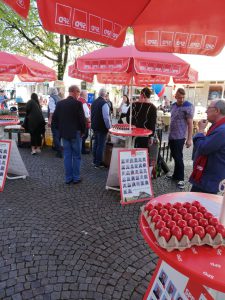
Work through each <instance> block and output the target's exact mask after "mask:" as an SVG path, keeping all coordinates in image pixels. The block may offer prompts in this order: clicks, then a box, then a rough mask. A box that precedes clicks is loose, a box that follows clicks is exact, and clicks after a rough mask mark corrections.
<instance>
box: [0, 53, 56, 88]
mask: <svg viewBox="0 0 225 300" xmlns="http://www.w3.org/2000/svg"><path fill="white" fill-rule="evenodd" d="M15 75H17V76H18V77H19V79H20V80H21V81H32V82H42V81H53V80H56V73H55V71H54V70H52V69H50V68H48V67H46V66H45V65H43V64H41V63H38V62H36V61H34V60H31V59H29V58H27V57H24V56H20V55H16V54H10V53H7V52H1V51H0V79H1V80H5V81H12V80H13V79H14V76H15Z"/></svg>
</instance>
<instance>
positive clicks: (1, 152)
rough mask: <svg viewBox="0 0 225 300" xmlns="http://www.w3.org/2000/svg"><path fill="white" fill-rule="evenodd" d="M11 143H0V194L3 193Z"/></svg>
mask: <svg viewBox="0 0 225 300" xmlns="http://www.w3.org/2000/svg"><path fill="white" fill-rule="evenodd" d="M10 151H11V141H4V140H1V141H0V192H2V191H3V189H4V185H5V180H6V175H7V171H8V165H9V158H10Z"/></svg>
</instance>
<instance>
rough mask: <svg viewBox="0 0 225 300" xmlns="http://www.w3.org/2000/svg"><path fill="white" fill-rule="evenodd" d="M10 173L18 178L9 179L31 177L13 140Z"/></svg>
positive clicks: (10, 177)
mask: <svg viewBox="0 0 225 300" xmlns="http://www.w3.org/2000/svg"><path fill="white" fill-rule="evenodd" d="M6 141H10V140H6ZM8 173H10V174H13V175H16V176H8V175H7V179H20V178H22V179H25V178H26V177H27V176H29V173H28V171H27V169H26V167H25V165H24V162H23V160H22V157H21V155H20V152H19V150H18V148H17V145H16V142H15V141H14V140H11V153H10V159H9V166H8Z"/></svg>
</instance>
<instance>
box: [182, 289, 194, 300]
mask: <svg viewBox="0 0 225 300" xmlns="http://www.w3.org/2000/svg"><path fill="white" fill-rule="evenodd" d="M184 294H185V296H186V297H187V299H188V300H195V298H194V297H193V296H192V294H191V292H190V291H189V289H185V291H184Z"/></svg>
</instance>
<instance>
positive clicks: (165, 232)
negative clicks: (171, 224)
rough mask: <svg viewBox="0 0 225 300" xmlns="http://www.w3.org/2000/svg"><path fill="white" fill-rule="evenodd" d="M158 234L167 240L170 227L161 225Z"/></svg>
mask: <svg viewBox="0 0 225 300" xmlns="http://www.w3.org/2000/svg"><path fill="white" fill-rule="evenodd" d="M159 235H160V236H162V237H164V238H165V240H166V241H167V242H168V241H169V240H170V238H171V232H170V229H169V228H167V227H163V228H161V229H160V231H159Z"/></svg>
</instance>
